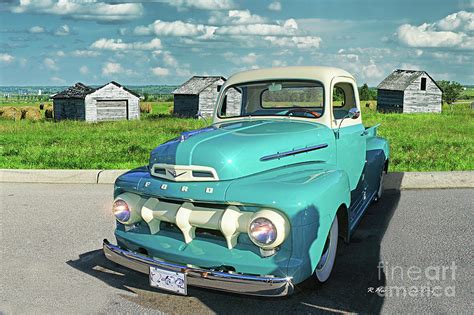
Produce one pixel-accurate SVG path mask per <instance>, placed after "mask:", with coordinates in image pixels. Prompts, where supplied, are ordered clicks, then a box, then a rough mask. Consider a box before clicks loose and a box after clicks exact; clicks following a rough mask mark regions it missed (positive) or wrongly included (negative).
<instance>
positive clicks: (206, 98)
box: [173, 76, 240, 117]
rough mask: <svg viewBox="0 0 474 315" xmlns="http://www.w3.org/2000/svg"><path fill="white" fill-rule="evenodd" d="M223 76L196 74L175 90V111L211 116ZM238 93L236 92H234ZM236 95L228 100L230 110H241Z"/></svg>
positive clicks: (186, 115)
mask: <svg viewBox="0 0 474 315" xmlns="http://www.w3.org/2000/svg"><path fill="white" fill-rule="evenodd" d="M225 80H226V79H225V78H224V77H221V76H194V77H192V78H191V79H189V80H188V81H186V82H185V83H183V85H181V86H180V87H179V88H177V89H176V90H174V91H173V94H174V110H173V113H174V114H175V115H176V116H180V117H197V116H198V113H200V114H201V115H202V116H204V117H211V116H212V114H213V112H214V107H215V106H216V101H217V95H218V94H219V92H218V86H219V85H222V84H224V82H225ZM234 94H236V93H234ZM237 103H238V100H237V98H236V97H233V100H230V99H229V100H227V104H228V105H227V107H228V108H229V109H228V112H232V111H233V112H236V111H239V108H240V103H238V104H237Z"/></svg>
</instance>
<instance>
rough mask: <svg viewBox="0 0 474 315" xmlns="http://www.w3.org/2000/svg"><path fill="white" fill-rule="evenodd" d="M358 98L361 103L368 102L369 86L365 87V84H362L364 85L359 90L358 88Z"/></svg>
mask: <svg viewBox="0 0 474 315" xmlns="http://www.w3.org/2000/svg"><path fill="white" fill-rule="evenodd" d="M359 98H360V100H361V101H368V100H370V99H371V98H370V89H369V86H368V85H367V83H364V85H362V86H361V87H360V88H359Z"/></svg>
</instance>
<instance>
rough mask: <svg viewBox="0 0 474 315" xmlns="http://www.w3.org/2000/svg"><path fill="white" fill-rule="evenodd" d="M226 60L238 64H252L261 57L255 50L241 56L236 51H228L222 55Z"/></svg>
mask: <svg viewBox="0 0 474 315" xmlns="http://www.w3.org/2000/svg"><path fill="white" fill-rule="evenodd" d="M222 56H223V57H224V59H225V60H227V61H229V62H232V63H234V64H236V65H241V64H248V65H252V64H255V63H256V62H257V59H258V58H259V57H260V56H259V55H257V54H256V53H254V52H251V53H248V54H247V55H243V56H240V55H238V54H236V53H234V52H226V53H224V54H223V55H222Z"/></svg>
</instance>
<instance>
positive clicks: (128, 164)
mask: <svg viewBox="0 0 474 315" xmlns="http://www.w3.org/2000/svg"><path fill="white" fill-rule="evenodd" d="M365 103H367V102H362V104H363V105H362V106H363V120H364V124H365V125H366V126H370V125H374V124H376V123H381V124H382V125H381V127H380V128H379V134H380V135H382V136H384V137H386V138H387V139H389V141H390V147H391V151H392V152H391V165H390V170H391V171H451V170H473V169H474V161H473V156H474V137H473V135H474V120H473V118H474V117H473V116H474V114H473V111H472V110H471V109H470V107H469V105H468V104H463V105H454V106H452V107H448V106H445V107H444V109H443V113H442V114H410V115H407V114H380V113H377V112H375V111H374V110H373V107H374V105H375V104H374V102H369V103H370V108H366V107H365ZM152 106H153V114H149V115H143V116H142V120H140V121H119V122H104V123H98V124H90V123H85V122H78V121H62V122H59V123H54V122H51V121H38V122H31V121H26V120H21V121H16V122H15V121H9V120H0V168H43V169H46V168H53V169H127V168H133V167H137V166H141V165H144V164H146V163H147V160H148V157H149V153H150V151H151V150H152V149H153V148H154V147H156V146H157V145H158V144H160V143H162V142H164V141H166V140H168V139H170V138H173V137H175V136H177V135H179V134H180V133H181V132H182V131H185V130H191V129H197V128H201V127H204V126H205V123H204V121H202V120H194V119H178V118H172V117H166V116H164V115H165V114H168V112H169V109H170V108H171V107H172V104H171V103H166V102H165V103H156V102H153V104H152Z"/></svg>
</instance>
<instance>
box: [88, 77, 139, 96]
mask: <svg viewBox="0 0 474 315" xmlns="http://www.w3.org/2000/svg"><path fill="white" fill-rule="evenodd" d="M109 84H113V85H115V86H117V87H119V88H121V89H123V90H124V91H127V92H128V93H130V94H132V95H134V96H136V97H140V95H139V94H137V93H135V92H133V91H132V90H130V89H127V88H126V87H125V86H123V85H121V84H120V83H117V82H115V81H110V82H109V83H107V84H104V85H102V86H101V87H98V88H97V89H96V91H97V90H100V89H101V88H103V87H105V86H107V85H109Z"/></svg>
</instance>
